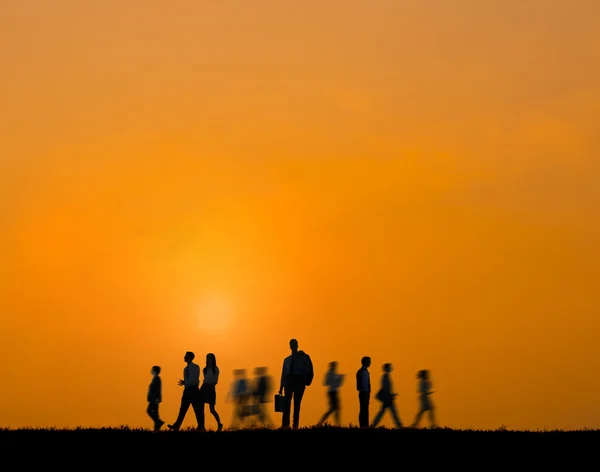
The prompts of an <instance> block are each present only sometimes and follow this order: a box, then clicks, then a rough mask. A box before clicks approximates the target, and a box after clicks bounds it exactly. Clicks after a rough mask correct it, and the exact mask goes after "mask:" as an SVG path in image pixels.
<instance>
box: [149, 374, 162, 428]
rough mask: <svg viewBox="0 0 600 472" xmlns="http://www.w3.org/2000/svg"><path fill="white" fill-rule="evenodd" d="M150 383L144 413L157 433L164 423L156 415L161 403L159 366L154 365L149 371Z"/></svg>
mask: <svg viewBox="0 0 600 472" xmlns="http://www.w3.org/2000/svg"><path fill="white" fill-rule="evenodd" d="M150 373H151V374H152V381H151V382H150V386H149V387H148V395H147V400H148V408H147V409H146V413H148V416H149V417H150V418H152V421H154V431H159V430H160V428H161V427H162V425H163V424H165V422H164V421H163V420H161V419H160V416H159V414H158V405H159V403H160V402H162V380H161V379H160V366H158V365H155V366H152V369H150Z"/></svg>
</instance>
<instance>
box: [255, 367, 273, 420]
mask: <svg viewBox="0 0 600 472" xmlns="http://www.w3.org/2000/svg"><path fill="white" fill-rule="evenodd" d="M272 392H273V379H272V378H271V376H270V375H269V373H268V368H267V367H265V366H261V367H256V368H255V369H254V383H253V390H252V395H253V404H252V413H253V414H255V415H256V416H257V419H258V424H259V425H262V427H264V428H270V427H271V426H273V420H271V415H269V412H268V410H267V403H270V402H271V394H272Z"/></svg>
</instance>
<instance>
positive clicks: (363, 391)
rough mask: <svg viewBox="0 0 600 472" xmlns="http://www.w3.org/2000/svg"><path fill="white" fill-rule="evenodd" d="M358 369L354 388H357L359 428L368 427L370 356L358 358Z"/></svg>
mask: <svg viewBox="0 0 600 472" xmlns="http://www.w3.org/2000/svg"><path fill="white" fill-rule="evenodd" d="M360 363H361V366H360V369H358V371H357V372H356V390H358V405H359V411H358V426H359V427H361V428H368V427H369V402H370V400H371V374H370V373H369V367H370V366H371V358H370V357H369V356H364V357H363V358H362V359H361V360H360Z"/></svg>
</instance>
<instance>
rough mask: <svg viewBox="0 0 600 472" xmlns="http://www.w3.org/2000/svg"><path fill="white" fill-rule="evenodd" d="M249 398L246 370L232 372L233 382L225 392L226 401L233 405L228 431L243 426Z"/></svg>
mask: <svg viewBox="0 0 600 472" xmlns="http://www.w3.org/2000/svg"><path fill="white" fill-rule="evenodd" d="M249 396H250V385H249V382H248V378H247V377H246V369H234V370H233V382H232V383H231V387H230V389H229V391H228V392H227V397H226V399H227V401H230V402H232V403H233V416H232V419H231V426H230V429H237V428H238V427H241V426H243V424H244V420H245V418H246V416H247V410H246V406H247V405H248V399H249Z"/></svg>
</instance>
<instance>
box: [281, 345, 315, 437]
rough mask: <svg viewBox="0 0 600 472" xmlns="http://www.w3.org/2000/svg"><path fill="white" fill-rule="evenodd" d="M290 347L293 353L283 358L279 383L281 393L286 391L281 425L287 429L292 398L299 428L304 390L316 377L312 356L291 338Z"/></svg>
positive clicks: (295, 427) (293, 424) (296, 424)
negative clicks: (299, 347) (299, 348)
mask: <svg viewBox="0 0 600 472" xmlns="http://www.w3.org/2000/svg"><path fill="white" fill-rule="evenodd" d="M290 349H291V350H292V353H291V354H290V355H289V356H288V357H286V358H285V359H284V360H283V368H282V369H281V383H280V385H279V394H280V395H281V394H282V392H284V391H285V404H284V410H283V417H282V419H281V427H282V428H284V429H287V428H289V427H290V413H291V408H292V400H293V401H294V419H293V423H292V427H293V429H298V426H299V423H300V405H301V403H302V397H303V396H304V390H305V389H306V387H307V385H310V384H311V383H312V379H313V377H314V371H313V364H312V360H311V358H310V356H309V355H308V354H306V353H305V352H304V351H300V350H298V341H297V340H296V339H291V340H290Z"/></svg>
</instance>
